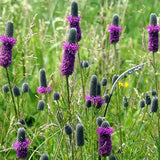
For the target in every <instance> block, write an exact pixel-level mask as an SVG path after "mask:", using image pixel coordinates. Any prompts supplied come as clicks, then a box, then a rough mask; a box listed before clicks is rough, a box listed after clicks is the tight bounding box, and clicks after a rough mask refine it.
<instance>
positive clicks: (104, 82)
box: [101, 77, 107, 86]
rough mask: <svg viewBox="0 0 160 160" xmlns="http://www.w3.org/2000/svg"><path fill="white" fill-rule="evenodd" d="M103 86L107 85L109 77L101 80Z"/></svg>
mask: <svg viewBox="0 0 160 160" xmlns="http://www.w3.org/2000/svg"><path fill="white" fill-rule="evenodd" d="M101 84H102V86H106V85H107V78H105V77H104V78H103V79H102V81H101Z"/></svg>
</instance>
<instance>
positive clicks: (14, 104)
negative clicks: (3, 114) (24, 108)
mask: <svg viewBox="0 0 160 160" xmlns="http://www.w3.org/2000/svg"><path fill="white" fill-rule="evenodd" d="M5 69H6V73H7V79H8V84H9V90H10V92H11V97H12V102H13V106H14V111H15V115H16V117H17V109H16V103H15V100H14V96H13V92H12V87H11V83H10V78H9V73H8V68H7V67H6V68H5ZM17 118H18V117H17Z"/></svg>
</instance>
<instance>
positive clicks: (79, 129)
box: [76, 123, 84, 146]
mask: <svg viewBox="0 0 160 160" xmlns="http://www.w3.org/2000/svg"><path fill="white" fill-rule="evenodd" d="M83 130H84V127H83V124H81V123H79V124H77V126H76V142H77V146H83V145H84V133H83Z"/></svg>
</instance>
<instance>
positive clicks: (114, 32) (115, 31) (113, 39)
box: [108, 25, 122, 44]
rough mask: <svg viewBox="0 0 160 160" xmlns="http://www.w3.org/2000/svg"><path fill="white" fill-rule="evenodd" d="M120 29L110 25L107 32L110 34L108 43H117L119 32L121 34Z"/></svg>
mask: <svg viewBox="0 0 160 160" xmlns="http://www.w3.org/2000/svg"><path fill="white" fill-rule="evenodd" d="M121 30H122V29H121V27H119V26H114V25H110V26H109V27H108V31H109V32H110V37H109V39H110V43H111V44H112V43H117V42H118V41H119V32H121Z"/></svg>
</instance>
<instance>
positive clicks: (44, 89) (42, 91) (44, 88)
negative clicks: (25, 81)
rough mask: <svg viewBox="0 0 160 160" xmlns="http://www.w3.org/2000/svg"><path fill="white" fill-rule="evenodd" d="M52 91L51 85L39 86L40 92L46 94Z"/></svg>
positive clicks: (38, 90)
mask: <svg viewBox="0 0 160 160" xmlns="http://www.w3.org/2000/svg"><path fill="white" fill-rule="evenodd" d="M50 91H51V86H49V87H37V92H38V93H39V94H45V93H46V92H50Z"/></svg>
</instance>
